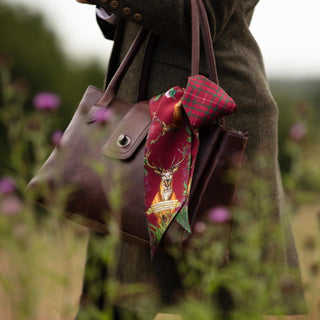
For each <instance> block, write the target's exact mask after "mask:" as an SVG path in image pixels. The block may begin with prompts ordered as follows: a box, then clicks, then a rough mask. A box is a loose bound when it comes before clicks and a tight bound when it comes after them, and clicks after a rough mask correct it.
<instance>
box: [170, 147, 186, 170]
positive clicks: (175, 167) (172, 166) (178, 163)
mask: <svg viewBox="0 0 320 320" xmlns="http://www.w3.org/2000/svg"><path fill="white" fill-rule="evenodd" d="M178 151H179V152H180V153H181V154H182V158H181V159H180V160H179V161H178V162H177V163H174V161H175V159H176V158H175V157H174V158H173V160H172V163H171V166H170V168H172V169H178V167H179V166H180V164H181V163H182V161H183V160H184V159H185V157H186V147H183V151H181V150H180V149H178Z"/></svg>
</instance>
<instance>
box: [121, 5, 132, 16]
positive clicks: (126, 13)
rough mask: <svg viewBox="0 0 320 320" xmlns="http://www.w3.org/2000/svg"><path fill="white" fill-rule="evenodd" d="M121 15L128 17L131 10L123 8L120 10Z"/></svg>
mask: <svg viewBox="0 0 320 320" xmlns="http://www.w3.org/2000/svg"><path fill="white" fill-rule="evenodd" d="M122 12H123V14H125V15H126V16H128V15H129V14H130V13H131V9H130V8H128V7H124V8H123V9H122Z"/></svg>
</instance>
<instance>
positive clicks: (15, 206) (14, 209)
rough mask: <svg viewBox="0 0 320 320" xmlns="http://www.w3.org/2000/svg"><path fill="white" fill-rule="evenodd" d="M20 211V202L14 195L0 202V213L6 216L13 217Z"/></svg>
mask: <svg viewBox="0 0 320 320" xmlns="http://www.w3.org/2000/svg"><path fill="white" fill-rule="evenodd" d="M21 210H22V202H21V200H20V199H19V198H18V197H17V196H14V195H9V196H7V197H4V198H3V199H1V201H0V212H1V213H2V214H5V215H7V216H14V215H16V214H18V213H20V212H21Z"/></svg>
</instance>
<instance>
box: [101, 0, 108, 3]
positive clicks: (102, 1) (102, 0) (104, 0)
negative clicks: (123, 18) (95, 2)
mask: <svg viewBox="0 0 320 320" xmlns="http://www.w3.org/2000/svg"><path fill="white" fill-rule="evenodd" d="M108 2H109V0H101V3H102V4H107V3H108Z"/></svg>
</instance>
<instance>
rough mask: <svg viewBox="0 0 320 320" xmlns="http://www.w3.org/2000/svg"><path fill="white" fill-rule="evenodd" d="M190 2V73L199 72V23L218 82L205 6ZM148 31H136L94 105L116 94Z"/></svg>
mask: <svg viewBox="0 0 320 320" xmlns="http://www.w3.org/2000/svg"><path fill="white" fill-rule="evenodd" d="M190 3H191V29H192V30H191V31H192V46H191V48H192V49H191V52H192V56H191V57H192V58H191V75H197V74H199V65H200V24H201V31H202V36H203V40H204V44H205V51H206V57H207V61H208V67H209V74H210V79H211V80H212V81H215V82H216V83H217V84H218V76H217V70H216V63H215V57H214V50H213V45H212V38H211V31H210V26H209V22H208V17H207V13H206V10H205V7H204V5H203V3H202V0H190ZM148 33H149V31H148V30H146V29H144V28H141V29H140V31H139V32H138V34H137V36H136V38H135V39H134V41H133V43H132V45H131V47H130V49H129V51H128V52H127V54H126V56H125V57H124V59H123V60H122V62H121V64H120V66H119V68H118V70H117V71H116V73H115V74H114V76H113V77H112V79H111V81H110V83H109V85H108V87H107V88H106V90H105V92H104V94H103V96H102V97H101V98H100V99H99V100H98V101H97V102H96V106H99V107H106V106H108V105H109V103H110V102H111V101H112V100H113V98H114V97H115V96H116V94H117V92H118V90H119V87H120V84H121V81H122V79H123V77H124V75H125V73H126V72H127V70H128V69H129V67H130V65H131V63H132V61H133V59H134V58H135V56H136V55H137V53H138V51H139V49H140V48H141V46H142V44H143V42H144V40H145V39H146V37H147V35H148ZM149 54H150V53H149ZM148 60H149V62H148V64H149V65H150V59H148ZM143 69H145V68H143ZM147 69H148V68H147ZM147 69H145V70H144V71H143V74H142V76H144V74H146V73H149V71H148V70H147ZM146 70H147V71H146ZM140 82H141V79H140ZM147 82H148V81H146V80H145V81H143V82H142V83H143V85H145V86H146V85H147ZM140 89H141V88H140ZM140 89H139V91H140ZM143 90H144V92H146V88H144V89H143ZM139 96H142V94H140V93H139Z"/></svg>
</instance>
